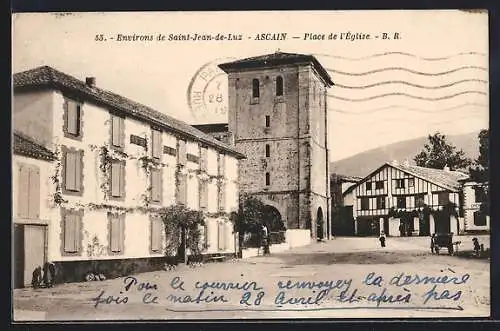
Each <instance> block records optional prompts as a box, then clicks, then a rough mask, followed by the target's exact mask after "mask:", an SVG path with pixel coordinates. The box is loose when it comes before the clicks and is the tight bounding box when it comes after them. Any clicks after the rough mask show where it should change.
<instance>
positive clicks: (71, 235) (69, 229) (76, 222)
mask: <svg viewBox="0 0 500 331" xmlns="http://www.w3.org/2000/svg"><path fill="white" fill-rule="evenodd" d="M82 216H83V215H82V213H81V212H75V211H68V212H66V213H64V217H63V222H64V230H63V231H64V232H63V240H64V243H63V244H64V245H63V246H64V249H63V251H64V253H78V252H80V243H81V231H80V230H81V222H82Z"/></svg>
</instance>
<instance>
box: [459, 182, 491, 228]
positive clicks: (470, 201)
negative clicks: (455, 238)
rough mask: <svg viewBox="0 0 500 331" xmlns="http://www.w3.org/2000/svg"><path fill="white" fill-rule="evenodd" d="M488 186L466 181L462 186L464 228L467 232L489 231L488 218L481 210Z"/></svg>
mask: <svg viewBox="0 0 500 331" xmlns="http://www.w3.org/2000/svg"><path fill="white" fill-rule="evenodd" d="M487 189H488V184H487V183H486V184H479V183H476V182H472V181H466V182H464V184H463V196H464V199H463V212H464V223H465V228H466V230H467V231H469V232H474V231H490V216H489V215H487V214H486V213H485V212H484V211H482V210H481V205H482V204H484V203H486V195H485V190H487Z"/></svg>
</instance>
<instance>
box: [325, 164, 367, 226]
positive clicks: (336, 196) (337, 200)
mask: <svg viewBox="0 0 500 331" xmlns="http://www.w3.org/2000/svg"><path fill="white" fill-rule="evenodd" d="M361 179H362V178H361V177H357V176H345V175H341V174H335V173H333V174H331V175H330V190H331V197H332V198H331V201H332V229H333V234H334V235H336V236H352V235H354V221H353V218H352V215H353V202H352V197H351V196H352V194H351V195H349V192H352V190H353V187H354V186H355V185H356V183H357V182H359V181H360V180H361Z"/></svg>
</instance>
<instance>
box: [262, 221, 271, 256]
mask: <svg viewBox="0 0 500 331" xmlns="http://www.w3.org/2000/svg"><path fill="white" fill-rule="evenodd" d="M262 245H263V246H264V255H269V254H271V252H270V250H269V233H268V230H267V226H265V225H262Z"/></svg>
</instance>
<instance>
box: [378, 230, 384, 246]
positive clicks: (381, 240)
mask: <svg viewBox="0 0 500 331" xmlns="http://www.w3.org/2000/svg"><path fill="white" fill-rule="evenodd" d="M378 240H379V241H380V246H381V247H385V233H384V231H382V232H380V237H379V238H378Z"/></svg>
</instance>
